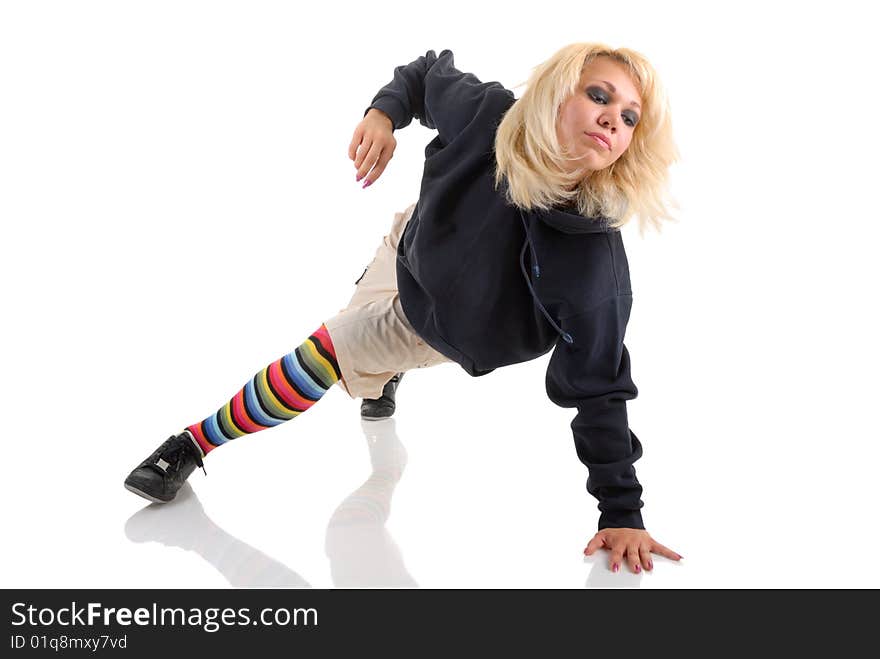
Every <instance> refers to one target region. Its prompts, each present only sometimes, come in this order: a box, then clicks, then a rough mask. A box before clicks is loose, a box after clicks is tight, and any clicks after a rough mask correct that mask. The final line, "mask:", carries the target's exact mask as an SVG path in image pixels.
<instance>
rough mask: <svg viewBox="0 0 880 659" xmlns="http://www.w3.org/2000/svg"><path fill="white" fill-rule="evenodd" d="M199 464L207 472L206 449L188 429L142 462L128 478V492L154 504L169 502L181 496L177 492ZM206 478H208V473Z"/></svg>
mask: <svg viewBox="0 0 880 659" xmlns="http://www.w3.org/2000/svg"><path fill="white" fill-rule="evenodd" d="M196 465H198V466H199V467H201V468H202V470H203V471H204V469H205V465H204V464H203V463H202V450H201V448H199V445H198V444H196V440H195V439H194V438H193V436H192V435H191V434H190V433H189V431H188V430H184V431H183V432H182V433H180V434H179V435H172V436H171V437H169V438H168V439H166V440H165V441H164V442H162V445H161V446H160V447H159V448H157V449H156V450H155V451H154V452H153V454H152V455H151V456H150V457H148V458H147V459H146V460H144V461H143V462H141V463H140V464H139V465H138V466H137V467H136V468H135V470H134V471H132V472H131V473H130V474H129V475H128V478H126V479H125V489H127V490H131V491H132V492H134V493H135V494H138V495H140V496H142V497H143V498H144V499H149V500H150V501H152V502H153V503H168V502H169V501H171V500H172V499H174V497H175V496H177V490H179V489H180V488H181V486H182V485H183V484H184V483H185V482H186V479H187V478H189V475H190V474H191V473H192V472H193V470H194V469H195V468H196ZM205 475H206V476H207V475H208V472H207V471H205Z"/></svg>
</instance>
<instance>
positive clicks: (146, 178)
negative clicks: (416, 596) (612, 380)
mask: <svg viewBox="0 0 880 659" xmlns="http://www.w3.org/2000/svg"><path fill="white" fill-rule="evenodd" d="M868 4H869V3H861V2H837V3H834V4H833V5H828V4H827V3H821V4H817V3H803V2H760V3H757V2H756V3H745V2H737V3H729V4H728V5H727V6H726V7H725V6H723V5H719V4H717V3H713V4H712V5H711V6H708V5H707V6H706V7H705V8H703V7H700V6H698V5H695V4H693V3H690V2H683V3H670V2H664V3H649V2H632V1H631V2H625V3H616V4H614V3H612V4H608V3H604V2H602V3H598V2H585V1H583V0H577V1H573V2H552V1H548V2H541V3H539V4H537V5H530V6H529V7H526V6H525V5H523V6H522V7H517V5H516V3H513V4H511V3H510V2H481V3H475V2H470V1H469V2H451V1H445V2H443V3H439V4H438V3H433V4H431V3H413V2H371V3H352V4H350V5H344V4H340V3H306V4H302V3H293V2H252V1H249V2H217V1H211V2H190V1H184V0H173V1H158V0H153V1H151V2H122V1H115V0H114V1H106V2H36V1H28V2H12V1H8V2H4V3H3V4H2V5H0V220H2V229H3V232H2V236H3V238H2V246H0V250H2V252H0V268H2V273H0V274H2V282H3V283H2V292H3V310H4V314H3V316H4V320H3V323H2V332H3V341H2V347H0V350H2V364H0V366H2V373H3V380H2V383H3V384H2V387H3V389H2V400H3V408H2V409H3V423H2V426H3V444H2V446H3V448H2V470H3V473H2V478H0V488H2V490H0V500H2V506H3V518H2V528H3V535H2V537H3V546H2V556H3V559H2V562H0V585H2V586H3V587H35V588H46V587H56V586H58V587H109V588H131V587H209V588H213V587H217V588H225V587H229V586H230V585H236V586H241V585H244V586H248V585H278V586H289V585H302V586H312V587H318V588H327V587H345V586H392V587H396V586H407V585H417V586H421V587H441V588H445V587H477V588H484V587H500V588H509V587H526V588H532V587H554V588H580V587H584V586H611V587H615V586H633V587H644V588H650V587H663V588H681V587H689V588H709V587H730V588H741V587H772V588H779V587H795V588H802V587H803V588H805V587H822V588H830V587H856V588H861V587H873V588H876V587H878V586H880V576H878V574H880V572H878V570H877V569H876V565H875V555H874V553H873V549H874V548H875V547H876V546H877V544H878V540H880V533H878V527H877V512H876V496H877V491H876V488H875V483H876V479H877V471H878V457H880V455H878V453H880V450H878V441H877V440H878V431H877V425H876V412H875V411H874V410H876V400H875V398H876V393H877V384H876V382H877V381H876V374H877V372H878V351H877V347H876V346H877V336H878V326H877V322H876V320H875V315H874V314H875V311H876V307H877V293H876V282H877V281H878V268H877V265H876V263H877V259H876V257H875V253H876V250H877V246H878V238H880V229H878V213H877V206H876V190H877V180H876V179H877V152H878V150H877V146H878V144H877V142H878V136H877V129H876V124H877V122H876V117H877V107H878V91H877V85H876V71H875V70H874V69H873V68H869V62H870V63H872V64H873V63H875V62H876V61H877V59H878V58H877V48H876V35H875V34H874V30H873V28H872V25H873V22H872V21H870V20H869V19H868V15H867V14H866V13H865V12H867V7H868ZM593 40H595V41H603V42H606V43H608V44H610V45H612V46H628V47H631V48H634V49H636V50H638V51H640V52H642V53H643V54H645V55H646V56H647V57H648V58H649V59H650V60H651V61H652V62H653V63H654V65H655V67H656V68H657V69H658V71H659V72H660V75H661V76H662V79H663V80H664V81H665V83H666V86H667V87H668V89H669V93H670V97H671V101H672V107H673V112H674V125H675V131H676V136H677V141H678V144H679V147H680V149H681V152H682V156H683V157H682V161H681V162H680V163H679V164H677V165H676V166H675V169H674V171H673V187H672V192H673V195H674V197H675V199H677V200H678V202H679V203H680V205H681V211H680V212H679V219H680V222H679V223H678V224H670V225H668V227H667V228H666V230H665V231H664V232H663V233H662V234H659V235H658V234H655V233H650V234H647V235H646V236H645V237H644V238H641V237H640V236H639V234H638V231H637V227H636V226H635V224H631V225H629V226H627V227H626V228H625V229H624V241H625V244H626V247H627V253H628V257H629V262H630V269H631V273H632V283H633V291H634V308H633V313H632V317H631V320H630V325H629V329H628V333H627V340H626V345H627V348H628V350H629V352H630V356H631V359H632V374H633V378H634V381H635V382H636V385H637V387H638V389H639V396H638V398H637V399H636V400H635V401H632V402H631V403H630V404H629V417H630V426H631V428H632V429H633V431H634V432H636V434H637V435H638V436H639V438H640V439H641V441H642V442H643V444H644V457H643V458H642V459H641V460H640V461H639V462H637V463H636V468H637V473H638V476H639V480H640V481H641V483H642V485H643V486H644V495H643V500H644V502H645V507H644V509H643V515H644V520H645V523H646V525H647V528H648V530H649V532H651V533H652V535H653V536H654V537H655V538H656V539H657V540H659V541H660V542H662V543H664V544H666V545H668V546H670V547H672V548H673V549H675V550H677V551H678V552H680V553H681V554H682V555H683V556H684V557H685V558H684V560H683V561H681V562H680V563H678V564H675V563H672V562H670V561H665V560H663V559H660V558H657V559H656V560H655V571H654V573H653V574H647V575H641V576H637V575H633V574H629V573H628V568H627V569H625V570H624V571H623V572H622V573H620V574H611V573H610V572H608V567H607V558H608V557H607V555H606V553H605V552H604V551H602V552H600V553H599V554H597V555H596V556H595V557H594V558H592V559H588V560H585V559H584V557H583V555H582V550H583V548H584V547H585V546H586V543H587V541H589V540H590V538H591V537H592V535H593V534H594V533H595V531H596V521H597V518H598V511H597V509H596V501H595V499H593V498H592V497H590V496H589V495H588V494H587V493H586V490H585V480H586V475H587V474H586V469H585V467H583V465H582V464H581V463H580V462H579V461H578V459H577V456H576V454H575V451H574V446H573V443H572V437H571V431H570V429H569V426H568V424H569V423H570V421H571V419H572V416H573V410H565V409H561V408H557V407H555V406H554V405H553V404H552V403H551V402H550V401H549V400H548V399H547V397H546V395H545V392H544V388H543V387H544V372H545V369H546V366H547V361H548V359H549V355H547V356H545V357H543V358H541V359H538V360H535V361H533V362H530V363H526V364H520V365H516V366H512V367H508V368H504V369H499V370H498V371H496V372H495V373H493V374H491V375H489V376H486V377H484V378H470V377H468V376H467V374H465V373H464V371H462V370H461V369H460V368H459V367H458V366H456V365H454V364H444V365H441V366H438V367H436V368H433V369H425V370H420V371H415V372H410V374H408V376H407V377H406V378H405V379H404V381H403V382H402V384H401V388H400V391H399V394H398V404H399V408H398V412H397V414H396V415H395V418H394V422H391V423H384V424H382V425H381V426H375V427H373V430H372V431H368V432H365V430H364V428H363V427H362V425H361V421H360V418H359V403H358V402H356V401H353V400H351V399H349V398H348V396H347V395H346V394H345V393H344V392H343V391H342V390H341V389H340V388H338V387H334V388H333V389H332V390H331V391H330V392H329V393H328V394H327V395H326V396H325V398H324V399H322V400H321V401H320V402H319V403H318V404H317V405H316V406H315V407H314V409H312V410H310V411H309V412H308V413H307V414H304V415H303V416H301V417H300V418H298V419H296V420H294V421H291V422H289V423H287V424H284V425H282V426H281V427H279V428H275V429H272V430H269V431H265V432H262V433H259V434H257V435H252V436H249V437H245V438H242V439H240V440H238V441H236V442H235V443H234V444H232V445H227V446H224V447H223V448H222V449H220V450H217V451H215V452H213V453H212V454H211V455H210V456H209V457H208V459H207V461H206V465H205V467H206V469H207V472H208V475H207V477H206V476H205V475H204V474H203V473H202V472H201V470H199V471H197V472H195V473H194V474H193V476H192V477H191V478H190V481H189V482H190V484H191V486H192V487H191V488H190V487H189V486H187V487H186V488H185V489H184V491H183V492H182V494H181V495H180V500H179V501H177V502H175V503H173V504H169V505H167V506H164V507H163V506H156V505H153V506H145V503H146V502H145V501H144V500H142V499H140V498H138V497H136V496H135V495H133V494H131V493H130V492H128V491H126V490H125V489H123V486H122V482H123V479H124V478H125V476H126V475H127V474H128V472H129V471H130V470H131V469H132V468H133V467H134V466H135V465H136V464H137V463H138V462H140V460H142V459H143V458H145V457H146V456H147V455H148V454H149V453H150V452H151V451H152V450H153V449H154V448H155V447H156V446H157V445H158V444H159V443H160V442H161V441H162V440H164V439H165V438H166V437H167V436H168V435H170V434H172V433H174V432H178V431H179V430H180V429H181V428H183V427H184V426H185V425H188V424H190V423H193V422H196V421H199V420H201V419H203V418H204V417H205V416H207V415H209V414H211V413H213V412H214V411H216V409H217V408H218V407H219V406H220V405H222V404H223V403H225V402H226V401H227V400H228V399H229V397H230V396H232V395H233V394H234V393H235V392H236V391H238V389H239V388H240V387H241V386H242V385H243V384H244V382H245V381H246V380H247V379H248V378H250V377H251V376H252V375H253V374H254V373H256V372H257V371H258V370H260V369H262V368H263V367H264V366H265V365H266V364H268V363H269V362H270V361H273V360H275V359H277V358H278V357H280V356H282V355H284V354H286V353H287V352H289V351H291V350H292V349H293V348H295V347H296V346H297V345H299V344H300V343H301V342H302V341H303V340H304V339H305V338H306V337H307V336H308V335H309V334H310V333H311V332H312V331H313V330H315V329H316V328H317V327H318V325H320V324H321V323H322V322H323V321H324V320H325V319H327V318H329V317H330V316H332V315H333V314H335V313H336V312H337V310H338V309H340V308H341V307H342V306H344V305H345V303H347V301H348V299H349V297H350V296H351V293H352V292H353V283H354V281H355V279H356V278H357V277H358V276H360V274H361V272H362V271H363V268H364V267H365V266H366V265H367V263H369V261H370V260H371V258H372V256H373V254H374V251H375V248H376V247H377V245H378V244H379V242H380V241H381V239H382V236H383V235H384V234H385V233H386V231H387V229H388V227H389V226H390V224H391V220H392V217H393V213H394V212H397V211H400V210H402V209H404V208H406V206H408V205H409V204H410V203H412V202H413V201H415V200H416V198H417V194H418V187H419V181H420V176H421V167H422V162H423V153H424V152H423V149H424V146H425V145H426V144H427V143H428V142H429V141H430V140H431V139H432V137H433V135H434V133H433V131H429V130H427V129H425V128H424V127H422V126H420V125H419V124H418V121H414V122H413V124H411V125H410V126H409V127H407V128H405V129H403V130H401V131H398V132H396V133H395V136H396V137H397V139H398V147H397V152H396V154H395V157H394V159H393V160H392V162H391V164H390V166H389V167H388V169H387V170H386V172H385V174H384V175H383V176H382V177H381V178H380V179H379V181H378V182H377V183H376V184H375V185H373V186H372V187H371V188H367V189H366V190H363V189H362V188H361V185H360V184H358V183H355V180H354V179H355V171H354V167H353V164H352V162H351V161H350V160H349V159H348V157H347V149H348V145H349V142H350V140H351V137H352V132H353V130H354V128H355V126H356V125H357V123H358V122H359V121H360V119H361V117H362V115H363V112H364V110H365V108H366V107H367V105H369V102H370V101H371V99H372V98H373V95H374V94H375V93H376V92H377V91H378V90H379V88H380V87H382V86H383V85H385V84H386V83H387V82H388V81H389V80H390V79H391V76H392V74H393V70H394V67H395V66H398V65H401V64H406V63H408V62H410V61H412V60H414V59H415V58H417V57H419V56H420V55H424V54H425V53H426V52H427V51H428V50H429V49H434V50H435V51H436V52H437V53H439V52H440V51H441V50H442V49H445V48H449V49H451V50H452V51H453V52H454V54H455V63H456V66H457V67H458V68H459V69H461V70H466V71H471V72H473V73H475V74H476V75H477V76H478V77H479V78H480V79H481V80H484V81H489V80H497V81H499V82H501V83H502V84H504V85H505V86H507V87H508V88H510V89H512V90H513V91H514V93H515V94H516V95H517V97H519V96H521V95H522V92H523V91H524V87H517V85H519V84H520V83H521V82H524V81H525V80H526V79H527V77H528V75H529V72H530V70H531V67H533V66H536V65H537V64H538V63H540V62H541V61H543V60H544V59H546V58H547V57H549V56H550V55H552V54H553V53H554V52H555V51H556V50H557V49H558V48H560V47H562V46H563V45H566V44H568V43H571V42H575V41H593ZM872 195H874V196H872ZM400 447H405V453H406V454H407V455H408V461H407V462H406V464H405V469H404V470H403V471H402V475H401V478H400V480H399V482H398V483H397V485H396V487H391V486H389V485H388V481H387V479H386V480H383V479H384V477H385V476H387V475H388V473H389V470H391V471H392V472H393V471H394V470H395V469H396V470H397V471H398V472H399V471H400V469H401V468H402V467H403V466H404V465H403V463H402V462H400V460H399V458H400V456H401V455H402V453H401V451H400ZM371 450H372V453H371ZM371 456H372V460H373V462H374V463H375V464H377V465H378V467H377V468H376V470H374V469H373V468H372V467H371V464H372V463H371ZM395 456H396V457H395ZM395 460H397V461H396V462H395ZM383 484H385V485H384V486H383ZM383 487H384V489H383ZM389 510H390V516H387V513H388V512H389Z"/></svg>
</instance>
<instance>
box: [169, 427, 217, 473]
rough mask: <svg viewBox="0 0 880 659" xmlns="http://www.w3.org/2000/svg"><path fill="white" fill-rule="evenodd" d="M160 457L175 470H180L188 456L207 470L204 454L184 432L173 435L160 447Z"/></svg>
mask: <svg viewBox="0 0 880 659" xmlns="http://www.w3.org/2000/svg"><path fill="white" fill-rule="evenodd" d="M158 453H159V457H161V458H162V459H163V460H165V462H167V463H168V464H169V468H170V469H173V470H174V471H180V467H181V465H183V463H184V462H185V460H186V458H187V456H189V457H190V458H192V459H194V460H195V462H196V464H197V465H198V466H199V467H201V468H202V471H204V472H205V476H207V475H208V472H207V471H205V465H204V463H203V462H202V456H201V454H200V453H199V450H198V449H197V448H196V447H195V446H194V445H193V443H192V441H191V440H190V438H189V437H188V436H187V435H186V434H185V433H184V434H182V435H172V436H171V437H169V438H168V439H166V440H165V441H164V442H162V445H161V446H160V447H159V450H158Z"/></svg>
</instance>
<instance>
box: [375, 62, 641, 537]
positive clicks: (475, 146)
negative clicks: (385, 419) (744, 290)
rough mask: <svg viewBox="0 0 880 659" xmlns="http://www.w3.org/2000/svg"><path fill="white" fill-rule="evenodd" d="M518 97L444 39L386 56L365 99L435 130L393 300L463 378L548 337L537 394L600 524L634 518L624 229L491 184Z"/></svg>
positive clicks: (635, 445) (636, 499)
mask: <svg viewBox="0 0 880 659" xmlns="http://www.w3.org/2000/svg"><path fill="white" fill-rule="evenodd" d="M515 101H516V99H515V98H514V95H513V92H511V91H509V90H508V89H505V88H504V87H503V86H502V85H501V84H500V83H498V82H485V83H484V82H481V81H480V80H479V79H477V78H476V77H475V76H474V75H473V74H471V73H463V72H461V71H459V70H457V69H456V68H455V66H454V62H453V54H452V52H451V51H449V50H444V51H442V52H441V53H440V55H439V57H438V56H437V55H436V54H435V52H434V51H433V50H430V51H428V52H427V54H426V55H425V56H424V57H419V58H418V59H416V60H415V61H413V62H411V63H409V64H407V65H405V66H399V67H397V68H396V69H395V70H394V79H393V80H392V81H391V82H390V83H388V84H387V85H386V86H385V87H383V88H382V89H381V90H379V93H378V94H376V96H375V98H374V99H373V101H372V103H371V104H370V107H369V108H367V111H369V110H370V109H371V108H377V109H379V110H381V111H383V112H384V113H386V114H387V115H388V116H389V117H391V120H392V121H393V123H394V129H400V128H403V127H404V126H407V125H409V124H410V122H411V121H412V119H413V118H416V119H418V120H419V122H420V123H421V124H422V125H423V126H425V127H427V128H431V129H435V130H436V131H437V136H436V137H435V138H434V139H433V140H432V141H431V142H430V143H429V144H428V145H427V147H426V148H425V166H424V173H423V176H422V182H421V189H420V194H419V200H418V204H417V205H416V208H415V210H414V212H413V215H412V217H411V219H410V220H409V222H408V224H407V226H406V230H405V231H404V234H403V236H402V238H401V240H400V244H399V247H398V256H397V259H398V260H397V284H398V288H399V291H400V300H401V303H402V305H403V310H404V313H405V314H406V317H407V319H408V320H409V321H410V323H411V324H412V326H413V328H415V330H416V332H418V334H419V335H420V336H421V337H422V338H423V339H424V340H425V341H426V342H427V343H428V344H429V345H431V346H432V347H433V348H434V349H435V350H437V351H438V352H441V353H442V354H444V355H446V356H447V357H449V358H450V359H452V360H453V361H455V362H457V363H458V364H460V365H461V367H462V368H463V369H464V370H465V371H467V372H468V373H469V374H470V375H472V376H480V375H486V374H487V373H491V372H492V371H493V370H495V369H496V368H498V367H499V366H506V365H508V364H517V363H520V362H524V361H528V360H531V359H535V358H536V357H540V356H541V355H544V354H546V353H547V352H549V351H550V350H551V349H552V350H553V355H552V356H551V358H550V363H549V366H548V369H547V376H546V383H545V384H546V389H547V395H548V397H549V398H550V400H551V401H553V402H554V403H555V404H557V405H560V406H562V407H574V408H577V416H575V418H574V421H572V423H571V429H572V431H573V432H574V442H575V448H576V450H577V454H578V457H579V458H580V460H581V461H582V462H583V463H584V464H585V465H586V466H587V468H588V471H589V476H588V478H587V491H588V492H589V493H590V494H591V495H593V496H594V497H596V498H597V499H598V500H599V510H600V511H601V514H600V517H599V529H603V528H607V527H629V528H639V529H643V528H644V525H643V522H642V515H641V510H640V509H641V507H642V505H643V504H642V501H641V500H640V496H641V493H642V487H641V485H640V484H639V482H638V480H637V479H636V474H635V468H634V467H633V463H634V462H635V461H636V460H638V459H639V457H641V454H642V447H641V444H640V442H639V440H638V438H637V437H636V436H635V434H634V433H633V432H632V431H631V430H630V429H629V425H628V422H627V414H626V401H627V400H631V399H633V398H635V397H636V395H637V394H638V391H637V389H636V387H635V385H634V384H633V381H632V379H631V377H630V364H629V354H628V352H627V349H626V347H625V346H624V344H623V339H624V333H625V331H626V326H627V322H628V320H629V315H630V308H631V305H632V290H631V289H630V278H629V265H628V263H627V258H626V253H625V251H624V247H623V241H622V239H621V235H620V231H619V230H609V228H608V226H607V222H605V221H603V220H604V218H586V217H584V216H583V215H580V214H579V213H578V211H577V209H576V208H575V207H573V206H565V207H562V208H554V209H552V210H551V211H549V212H542V211H530V210H520V209H519V208H517V207H516V206H514V205H511V204H509V203H508V202H507V201H506V200H505V198H504V195H503V188H499V189H498V190H495V189H494V183H493V180H494V172H495V156H494V141H495V132H496V129H497V127H498V124H499V122H500V121H501V119H502V118H503V116H504V113H505V112H506V111H507V110H508V109H509V108H510V107H511V105H513V103H514V102H515ZM364 114H365V115H366V112H364ZM505 184H506V180H505Z"/></svg>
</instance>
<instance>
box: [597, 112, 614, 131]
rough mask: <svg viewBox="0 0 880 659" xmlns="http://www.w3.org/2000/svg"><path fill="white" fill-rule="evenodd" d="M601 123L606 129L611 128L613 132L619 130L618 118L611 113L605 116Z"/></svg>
mask: <svg viewBox="0 0 880 659" xmlns="http://www.w3.org/2000/svg"><path fill="white" fill-rule="evenodd" d="M600 123H601V124H602V125H603V126H604V127H605V128H610V129H611V130H616V129H617V116H616V115H614V114H611V113H606V114H603V115H602V118H601V119H600Z"/></svg>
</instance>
